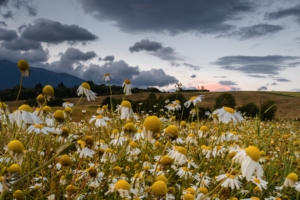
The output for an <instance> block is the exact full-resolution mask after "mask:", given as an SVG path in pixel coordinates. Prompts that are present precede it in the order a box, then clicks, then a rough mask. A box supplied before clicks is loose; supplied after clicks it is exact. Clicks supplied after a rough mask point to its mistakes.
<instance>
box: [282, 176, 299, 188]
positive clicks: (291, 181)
mask: <svg viewBox="0 0 300 200" xmlns="http://www.w3.org/2000/svg"><path fill="white" fill-rule="evenodd" d="M297 181H298V175H297V174H295V173H290V174H289V175H287V177H286V178H285V180H284V183H283V186H286V187H294V186H295V184H296V182H297Z"/></svg>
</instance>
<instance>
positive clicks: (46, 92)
mask: <svg viewBox="0 0 300 200" xmlns="http://www.w3.org/2000/svg"><path fill="white" fill-rule="evenodd" d="M42 94H43V95H44V96H45V97H46V99H47V100H48V101H49V100H50V99H51V98H52V97H53V96H54V89H53V87H52V86H51V85H46V86H45V87H44V88H43V91H42Z"/></svg>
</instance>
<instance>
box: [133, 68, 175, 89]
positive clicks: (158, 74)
mask: <svg viewBox="0 0 300 200" xmlns="http://www.w3.org/2000/svg"><path fill="white" fill-rule="evenodd" d="M177 82H178V80H177V79H176V78H175V77H174V76H169V75H166V73H165V72H164V70H162V69H151V70H149V71H141V72H140V74H139V75H137V77H135V78H134V79H133V80H132V84H134V85H136V86H139V87H140V86H141V87H143V86H144V87H146V86H158V87H163V86H167V85H170V84H174V83H177Z"/></svg>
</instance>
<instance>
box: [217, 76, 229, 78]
mask: <svg viewBox="0 0 300 200" xmlns="http://www.w3.org/2000/svg"><path fill="white" fill-rule="evenodd" d="M226 77H227V76H214V78H226Z"/></svg>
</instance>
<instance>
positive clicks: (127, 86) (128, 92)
mask: <svg viewBox="0 0 300 200" xmlns="http://www.w3.org/2000/svg"><path fill="white" fill-rule="evenodd" d="M122 87H124V90H123V92H124V93H125V95H126V96H128V95H131V94H132V93H131V90H132V85H131V82H130V80H128V79H126V80H125V81H124V82H123V84H122Z"/></svg>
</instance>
